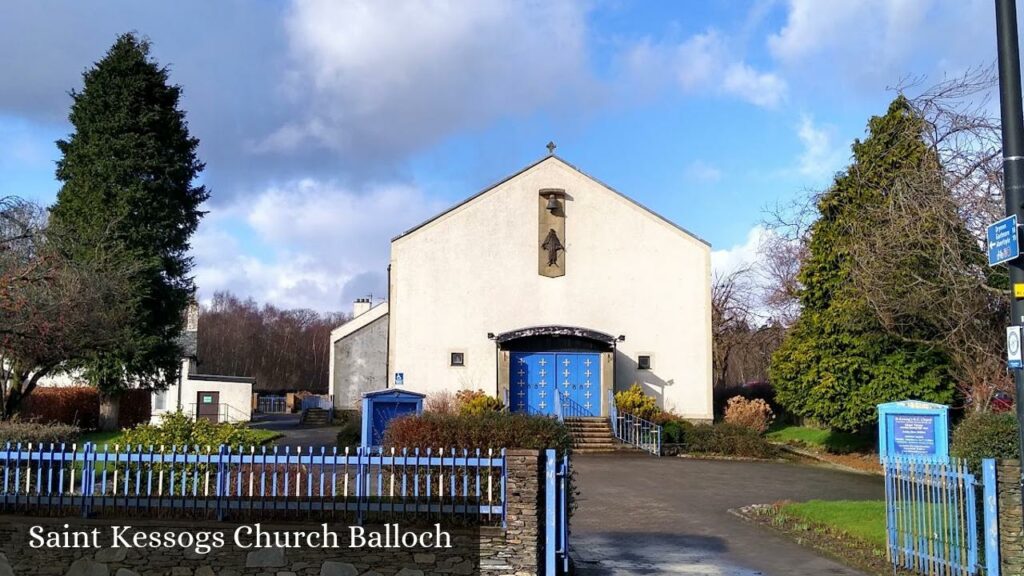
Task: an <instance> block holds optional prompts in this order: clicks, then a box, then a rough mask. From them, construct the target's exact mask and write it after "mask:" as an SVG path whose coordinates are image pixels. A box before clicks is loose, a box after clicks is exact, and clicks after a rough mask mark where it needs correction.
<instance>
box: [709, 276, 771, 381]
mask: <svg viewBox="0 0 1024 576" xmlns="http://www.w3.org/2000/svg"><path fill="white" fill-rule="evenodd" d="M757 281H758V278H757V276H756V274H755V273H754V272H753V270H752V268H751V267H749V266H746V267H743V268H739V269H736V270H733V271H732V272H729V273H719V274H715V277H714V279H713V281H712V284H711V331H712V338H713V340H712V342H713V354H712V373H713V382H714V386H715V387H716V388H724V387H730V386H735V385H738V384H742V383H744V382H749V381H763V380H766V379H767V377H768V363H769V360H770V358H771V355H772V353H773V352H774V351H775V348H776V347H777V346H778V344H779V342H780V341H781V335H782V331H781V330H780V329H779V327H778V325H777V323H776V322H775V321H774V320H768V321H767V322H766V321H765V320H764V318H762V316H761V313H760V311H759V310H757V307H756V304H757V301H758V298H759V296H758V284H757Z"/></svg>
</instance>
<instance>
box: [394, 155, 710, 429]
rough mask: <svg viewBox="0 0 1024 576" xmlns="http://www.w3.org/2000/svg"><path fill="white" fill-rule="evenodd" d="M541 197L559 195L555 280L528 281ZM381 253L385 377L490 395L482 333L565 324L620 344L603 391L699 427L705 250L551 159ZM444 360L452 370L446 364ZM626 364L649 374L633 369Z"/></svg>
mask: <svg viewBox="0 0 1024 576" xmlns="http://www.w3.org/2000/svg"><path fill="white" fill-rule="evenodd" d="M551 187H556V188H564V189H565V191H566V194H567V198H566V201H565V206H566V208H565V213H566V220H565V225H566V231H565V236H566V238H565V253H564V254H565V259H566V260H565V275H564V276H561V277H556V278H549V277H545V276H542V275H540V274H538V271H537V266H538V250H539V248H538V244H537V231H538V221H537V218H538V216H537V197H538V191H539V190H540V189H541V188H551ZM391 255H392V260H391V264H392V269H391V282H392V285H391V294H390V306H391V319H390V330H391V350H390V351H389V354H390V364H389V366H390V371H391V372H392V374H389V375H388V378H389V379H390V378H391V377H392V376H393V373H394V372H402V373H403V374H404V377H405V382H406V387H407V388H409V389H411V390H415V391H419V392H424V393H427V394H430V393H431V392H435V391H438V390H450V391H456V390H459V389H467V388H470V389H476V388H479V389H482V390H484V391H485V392H487V393H489V394H493V395H495V396H498V397H501V390H500V389H499V377H498V374H497V372H498V370H497V367H498V364H499V362H498V356H497V349H496V346H495V343H494V342H493V341H491V340H488V338H487V334H488V333H489V332H490V333H495V334H498V333H501V332H505V331H508V330H514V329H518V328H523V327H528V326H537V325H568V326H578V327H583V328H590V329H594V330H600V331H602V332H606V333H608V334H612V335H616V336H617V335H620V334H621V335H624V336H625V341H623V342H620V343H619V344H618V349H617V353H616V357H615V388H616V389H623V388H627V387H629V386H630V385H631V384H632V383H634V382H639V383H641V384H642V385H643V386H644V388H645V390H646V391H647V393H648V394H650V395H652V396H655V397H657V398H658V399H659V401H660V402H662V404H663V406H664V407H666V408H669V409H673V410H675V411H677V412H678V413H680V414H681V415H683V416H686V417H689V418H694V419H706V418H710V416H711V311H710V310H711V306H710V298H711V293H710V277H711V270H710V248H709V247H708V246H707V245H706V244H703V243H701V242H700V241H698V240H696V239H694V238H692V237H689V236H688V235H685V234H684V233H682V232H681V231H679V230H678V229H676V228H674V227H673V226H672V225H671V224H669V223H666V222H663V221H661V220H659V219H657V218H656V217H654V216H652V215H651V214H650V213H648V212H646V211H645V210H644V209H643V208H641V207H639V206H637V205H635V204H633V203H632V202H630V201H628V200H627V199H624V198H622V197H620V196H619V195H618V194H616V193H614V192H612V191H610V190H608V189H606V188H604V187H603V186H601V185H600V184H598V183H596V182H594V181H593V180H591V179H589V178H587V177H585V176H584V175H582V174H580V173H579V172H578V171H576V170H574V169H572V168H571V167H569V166H567V165H565V164H563V163H561V162H560V161H559V160H557V159H551V160H548V161H545V162H542V163H540V164H538V165H537V166H535V167H533V168H532V169H530V170H528V171H526V172H524V173H522V174H520V175H518V176H516V177H515V178H512V179H511V180H508V181H506V182H505V183H503V184H501V185H499V186H498V187H497V188H495V189H494V190H491V191H490V192H488V193H486V194H484V195H483V196H481V197H479V198H477V199H475V200H473V201H471V202H469V203H467V204H464V205H463V206H461V207H459V208H457V209H455V210H454V211H453V212H451V213H449V214H448V215H446V216H444V217H442V218H439V219H437V220H435V221H433V222H431V223H429V224H427V225H426V226H424V227H423V228H420V229H419V230H417V231H415V232H414V233H412V234H410V235H408V236H405V237H403V238H399V239H397V240H395V241H394V242H393V243H392V252H391ZM453 351H464V352H465V366H461V367H455V366H450V365H449V359H450V353H451V352H453ZM639 354H650V355H651V356H652V359H653V366H652V369H651V370H638V369H637V364H636V362H637V356H638V355H639ZM602 400H603V401H604V399H602ZM603 403H604V402H603Z"/></svg>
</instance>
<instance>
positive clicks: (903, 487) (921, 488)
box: [882, 457, 999, 576]
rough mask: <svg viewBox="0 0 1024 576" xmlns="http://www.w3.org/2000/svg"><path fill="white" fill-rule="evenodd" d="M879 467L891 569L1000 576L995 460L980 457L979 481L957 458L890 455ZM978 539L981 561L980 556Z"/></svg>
mask: <svg viewBox="0 0 1024 576" xmlns="http://www.w3.org/2000/svg"><path fill="white" fill-rule="evenodd" d="M882 466H883V468H884V470H885V501H886V543H887V549H888V556H889V561H890V562H891V563H892V565H893V566H894V568H902V569H904V570H907V571H910V572H916V573H918V574H927V575H931V574H955V575H961V576H973V575H978V574H982V573H984V574H985V575H986V576H998V574H999V542H998V523H997V518H998V511H997V503H996V474H995V461H994V460H990V459H986V460H983V461H982V472H983V474H982V480H983V481H982V482H978V480H977V479H976V478H975V475H974V474H972V473H971V472H970V470H969V469H968V467H967V463H966V462H964V461H963V460H957V459H951V460H949V461H924V460H915V459H911V458H897V457H888V458H884V459H883V460H882ZM982 490H983V493H982V494H979V492H982ZM979 496H981V498H979ZM979 503H981V504H982V506H979ZM979 511H981V512H982V514H983V519H984V520H983V525H984V527H985V531H984V538H982V537H981V536H982V534H979V531H978V527H979V522H978V513H979ZM982 543H984V551H985V553H984V565H983V564H982V562H981V558H980V556H979V551H980V549H981V544H982Z"/></svg>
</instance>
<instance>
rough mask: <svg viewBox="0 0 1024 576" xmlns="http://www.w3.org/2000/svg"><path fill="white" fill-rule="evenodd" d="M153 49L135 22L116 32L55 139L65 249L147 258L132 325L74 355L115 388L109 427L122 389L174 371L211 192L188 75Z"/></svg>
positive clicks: (73, 254)
mask: <svg viewBox="0 0 1024 576" xmlns="http://www.w3.org/2000/svg"><path fill="white" fill-rule="evenodd" d="M149 51H150V44H149V42H148V41H147V40H144V39H140V38H138V37H136V36H135V35H134V34H131V33H129V34H124V35H121V36H120V37H118V38H117V41H116V42H115V43H114V45H113V46H112V47H111V48H110V50H109V51H108V52H107V54H106V55H105V56H104V57H103V59H102V60H100V61H99V62H97V63H96V64H95V65H94V66H93V67H92V68H91V69H89V70H87V71H86V72H85V73H84V74H83V78H84V83H83V87H82V90H81V91H80V92H78V91H73V92H72V93H71V96H72V99H73V104H72V106H71V112H70V115H69V119H70V121H71V124H72V126H73V132H72V134H71V135H70V136H69V137H68V138H67V139H66V140H60V141H58V142H57V145H58V147H59V148H60V151H61V152H62V153H63V157H62V158H61V159H60V160H59V162H58V163H57V179H58V180H60V182H62V187H61V190H60V192H59V194H58V197H57V202H56V204H55V205H54V206H53V207H52V209H51V225H52V226H53V227H54V229H55V230H57V231H58V232H59V233H60V234H61V237H62V238H64V239H66V242H65V245H66V248H65V249H66V250H67V252H68V256H69V257H70V258H72V259H74V260H79V261H89V260H92V259H96V258H98V257H99V256H100V254H99V252H100V251H103V250H104V247H113V248H114V249H116V250H114V251H116V252H117V253H118V254H124V255H125V256H123V257H125V258H129V259H131V261H132V263H133V265H135V266H138V267H139V268H140V269H141V271H140V272H139V273H137V274H135V282H134V290H133V298H134V299H135V300H136V303H137V304H138V306H137V310H138V311H139V312H138V314H137V315H136V317H135V318H134V319H133V320H132V326H130V330H126V331H125V334H126V336H125V337H123V338H121V339H119V341H118V342H117V343H116V345H113V346H109V347H107V349H105V350H104V351H102V352H98V353H96V354H94V355H92V356H91V357H90V358H88V359H86V360H84V361H81V362H80V366H77V367H78V368H81V369H82V370H83V371H84V375H85V376H86V378H88V380H89V381H90V382H91V383H92V384H93V385H95V386H97V387H98V388H99V390H100V392H101V394H103V395H104V397H105V398H106V399H107V400H108V402H106V403H105V408H104V410H103V414H102V415H101V420H103V422H102V424H103V425H104V426H105V427H108V428H109V427H110V426H112V425H116V420H117V404H116V398H117V395H118V392H119V391H121V390H123V389H125V388H126V387H135V386H140V387H145V388H151V389H161V388H164V387H166V386H167V385H168V384H169V383H170V382H172V381H174V379H176V378H177V374H178V366H179V357H180V349H179V347H178V344H177V342H176V338H177V337H178V335H179V334H180V332H181V329H182V324H183V316H184V311H185V309H186V307H187V305H188V302H189V299H190V298H191V296H192V293H193V292H194V285H193V281H192V278H191V277H190V276H189V271H190V269H191V267H192V261H191V259H190V257H189V256H188V249H189V238H190V236H191V235H192V234H193V232H195V230H196V227H197V226H198V225H199V220H200V218H201V217H202V214H203V213H202V212H201V211H200V209H199V207H200V205H201V204H202V202H203V201H204V200H206V198H207V197H208V193H207V191H206V189H205V187H204V186H197V185H195V180H196V178H197V176H198V175H199V173H200V172H201V171H202V169H203V163H202V162H200V161H199V159H198V157H197V155H196V148H197V147H198V145H199V141H198V140H197V139H196V138H193V137H192V136H190V135H189V131H188V125H187V123H186V120H185V113H184V112H183V111H182V110H181V109H180V108H179V106H178V105H179V100H180V97H181V87H179V86H177V85H173V84H170V83H169V79H168V70H167V68H165V67H162V66H160V65H158V64H157V63H156V62H155V61H154V60H153V59H152V58H150V55H149Z"/></svg>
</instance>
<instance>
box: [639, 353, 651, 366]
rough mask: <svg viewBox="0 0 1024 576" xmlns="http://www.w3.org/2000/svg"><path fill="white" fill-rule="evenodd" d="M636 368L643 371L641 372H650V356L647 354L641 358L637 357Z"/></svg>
mask: <svg viewBox="0 0 1024 576" xmlns="http://www.w3.org/2000/svg"><path fill="white" fill-rule="evenodd" d="M636 367H637V368H639V369H641V370H650V369H651V357H650V356H648V355H647V354H641V355H640V356H637V357H636Z"/></svg>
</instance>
